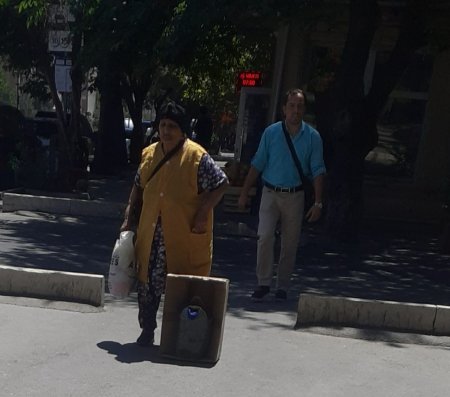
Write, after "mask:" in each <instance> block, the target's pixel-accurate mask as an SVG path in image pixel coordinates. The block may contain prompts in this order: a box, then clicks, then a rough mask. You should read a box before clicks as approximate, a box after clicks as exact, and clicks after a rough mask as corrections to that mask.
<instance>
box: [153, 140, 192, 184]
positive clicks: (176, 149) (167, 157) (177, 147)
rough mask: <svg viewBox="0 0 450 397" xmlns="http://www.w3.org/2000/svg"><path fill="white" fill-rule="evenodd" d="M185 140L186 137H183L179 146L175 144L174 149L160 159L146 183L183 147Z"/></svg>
mask: <svg viewBox="0 0 450 397" xmlns="http://www.w3.org/2000/svg"><path fill="white" fill-rule="evenodd" d="M185 141H186V139H182V140H181V141H180V142H178V143H177V146H175V147H174V148H173V149H172V150H170V151H169V152H167V153H166V154H165V155H164V157H163V158H162V159H161V160H160V162H159V163H158V164H156V167H155V168H154V170H153V172H152V173H151V175H150V176H149V177H148V179H147V182H145V184H146V185H147V183H149V182H150V179H152V178H153V177H154V176H155V174H156V173H157V172H158V171H159V170H160V168H161V167H162V166H163V165H164V164H165V163H166V162H167V161H168V160H170V158H172V157H173V156H174V155H175V154H176V153H177V152H178V151H179V150H180V149H181V148H182V147H183V145H184V142H185Z"/></svg>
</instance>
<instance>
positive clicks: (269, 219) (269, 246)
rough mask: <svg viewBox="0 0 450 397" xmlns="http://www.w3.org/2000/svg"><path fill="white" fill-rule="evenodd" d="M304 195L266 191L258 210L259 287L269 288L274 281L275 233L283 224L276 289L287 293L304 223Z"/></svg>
mask: <svg viewBox="0 0 450 397" xmlns="http://www.w3.org/2000/svg"><path fill="white" fill-rule="evenodd" d="M304 205H305V194H304V192H303V191H300V192H296V193H279V192H274V191H273V190H270V189H269V188H267V187H266V186H264V187H263V191H262V196H261V205H260V207H259V225H258V252H257V263H256V276H257V278H258V285H260V286H262V285H265V286H270V285H271V283H272V278H273V263H274V248H275V247H274V245H275V230H276V227H277V223H278V221H280V231H281V241H280V242H281V247H280V258H279V260H278V272H277V281H276V288H277V289H278V288H281V289H284V290H287V289H288V288H289V285H290V281H291V276H292V272H293V270H294V265H295V260H296V254H297V247H298V243H299V240H300V232H301V228H302V220H303V208H304Z"/></svg>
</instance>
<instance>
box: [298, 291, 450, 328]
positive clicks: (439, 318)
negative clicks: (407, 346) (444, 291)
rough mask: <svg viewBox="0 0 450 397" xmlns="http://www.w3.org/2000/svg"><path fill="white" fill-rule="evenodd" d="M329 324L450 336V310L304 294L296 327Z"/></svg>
mask: <svg viewBox="0 0 450 397" xmlns="http://www.w3.org/2000/svg"><path fill="white" fill-rule="evenodd" d="M325 324H326V325H328V324H336V325H346V326H360V327H374V328H385V329H397V330H403V331H414V332H421V333H428V334H439V335H450V307H448V306H436V305H426V304H416V303H406V302H393V301H379V300H366V299H357V298H349V297H337V296H323V295H314V294H301V295H300V299H299V303H298V313H297V323H296V327H301V326H305V325H325Z"/></svg>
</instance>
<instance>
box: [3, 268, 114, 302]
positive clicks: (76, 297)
mask: <svg viewBox="0 0 450 397" xmlns="http://www.w3.org/2000/svg"><path fill="white" fill-rule="evenodd" d="M0 294H3V295H12V296H27V297H32V298H41V299H54V300H61V301H69V302H78V303H86V304H89V305H92V306H103V305H104V302H105V278H104V277H103V276H102V275H96V274H86V273H72V272H60V271H53V270H43V269H29V268H23V267H12V266H4V265H0Z"/></svg>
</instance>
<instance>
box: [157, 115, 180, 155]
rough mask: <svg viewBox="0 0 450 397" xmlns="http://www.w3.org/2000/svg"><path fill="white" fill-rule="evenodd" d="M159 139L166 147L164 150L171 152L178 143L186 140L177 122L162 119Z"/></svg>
mask: <svg viewBox="0 0 450 397" xmlns="http://www.w3.org/2000/svg"><path fill="white" fill-rule="evenodd" d="M159 138H160V139H161V142H162V144H163V145H164V149H166V150H170V149H171V148H173V147H175V146H176V145H177V143H178V142H180V141H181V140H182V139H184V134H183V131H181V128H180V126H179V125H178V123H176V122H175V121H173V120H171V119H161V121H160V122H159Z"/></svg>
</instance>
